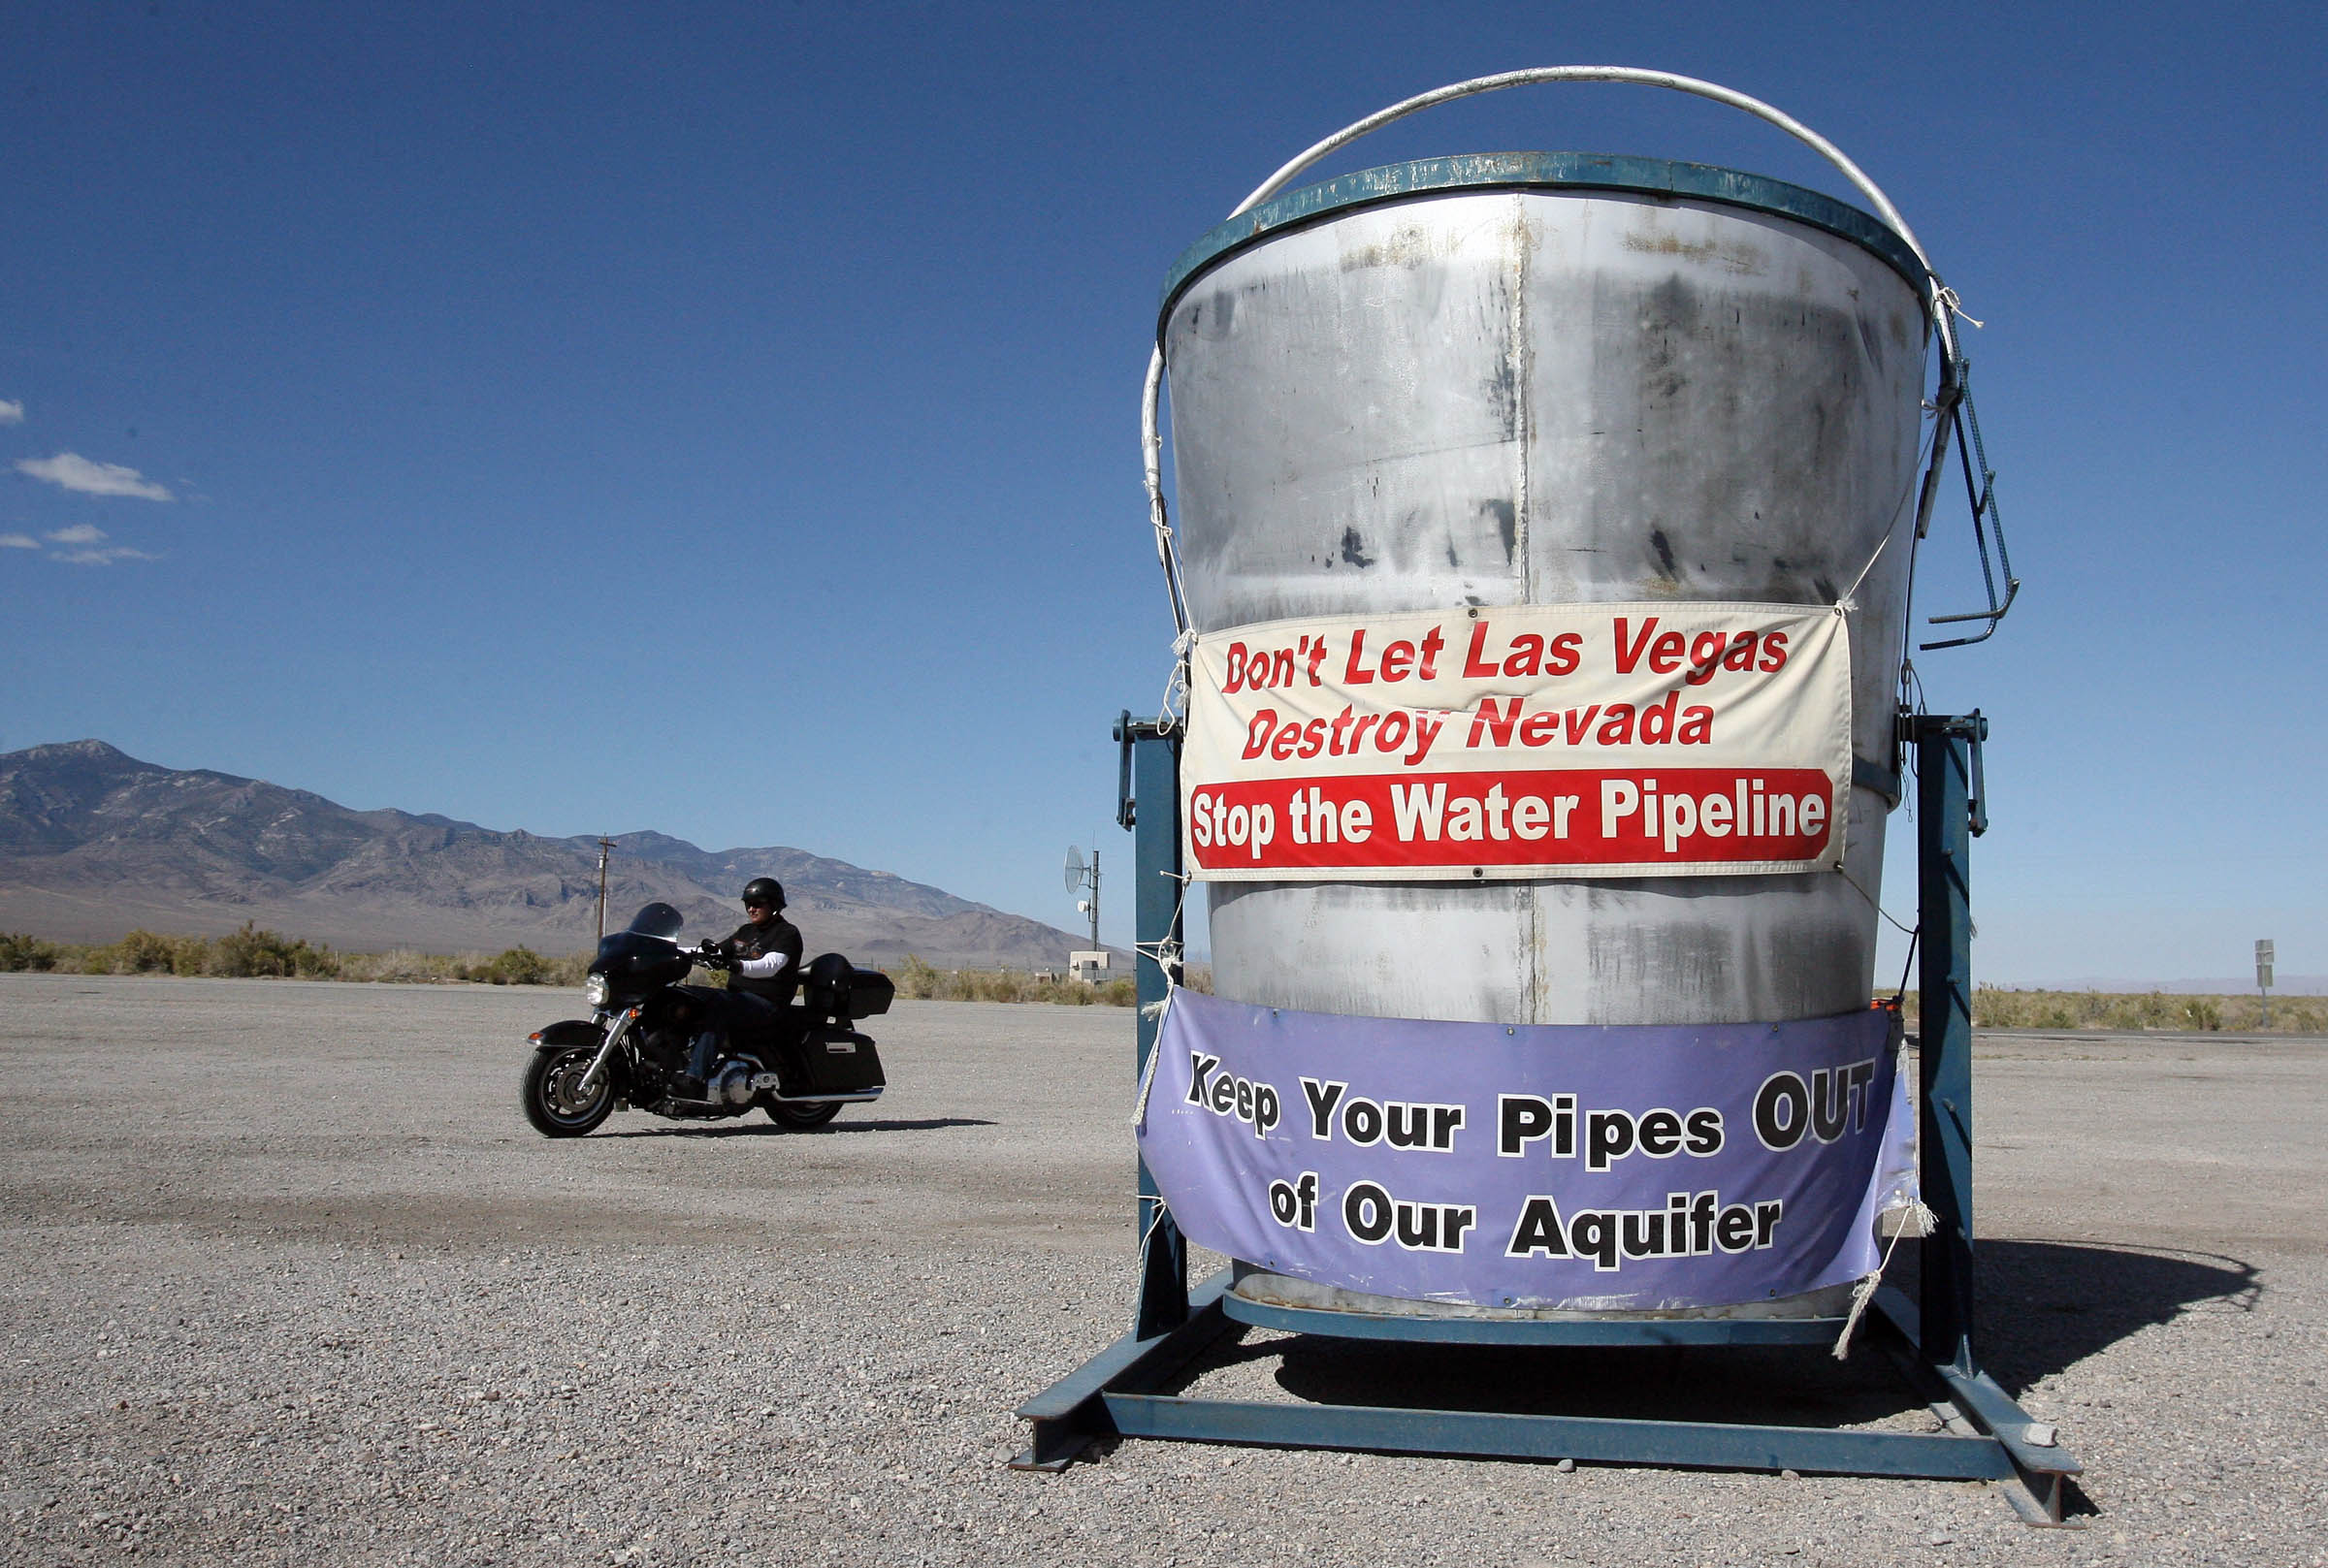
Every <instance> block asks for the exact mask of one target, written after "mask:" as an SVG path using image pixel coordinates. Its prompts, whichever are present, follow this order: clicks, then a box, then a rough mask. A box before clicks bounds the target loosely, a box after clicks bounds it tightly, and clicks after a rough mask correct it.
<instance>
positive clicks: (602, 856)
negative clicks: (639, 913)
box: [598, 838, 614, 942]
mask: <svg viewBox="0 0 2328 1568" xmlns="http://www.w3.org/2000/svg"><path fill="white" fill-rule="evenodd" d="M612 848H614V841H613V840H612V839H605V838H602V839H600V840H598V940H599V941H600V942H604V941H605V940H606V853H607V851H608V850H610V849H612Z"/></svg>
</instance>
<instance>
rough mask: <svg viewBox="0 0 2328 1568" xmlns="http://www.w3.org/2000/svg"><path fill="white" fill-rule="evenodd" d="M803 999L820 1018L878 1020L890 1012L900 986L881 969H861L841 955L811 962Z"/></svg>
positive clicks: (821, 957)
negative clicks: (877, 1018)
mask: <svg viewBox="0 0 2328 1568" xmlns="http://www.w3.org/2000/svg"><path fill="white" fill-rule="evenodd" d="M806 981H807V983H805V984H804V985H802V986H801V988H800V999H801V1001H803V1002H805V1003H806V1004H807V1005H808V1007H809V1008H810V1009H811V1010H812V1011H814V1012H815V1013H816V1014H817V1016H818V1017H820V1018H848V1019H852V1020H854V1019H857V1018H876V1017H879V1016H880V1015H881V1014H883V1013H885V1012H887V1011H889V1003H890V1002H891V1000H893V999H894V998H895V997H896V995H897V984H896V982H895V981H894V980H892V979H890V978H889V976H887V975H884V974H883V973H882V972H881V971H880V970H877V969H858V968H857V966H856V965H855V964H852V963H851V962H849V960H848V959H846V958H844V957H842V956H841V955H840V954H839V953H825V954H823V955H822V956H820V957H818V958H815V959H813V960H811V961H810V963H809V966H808V972H807V976H806Z"/></svg>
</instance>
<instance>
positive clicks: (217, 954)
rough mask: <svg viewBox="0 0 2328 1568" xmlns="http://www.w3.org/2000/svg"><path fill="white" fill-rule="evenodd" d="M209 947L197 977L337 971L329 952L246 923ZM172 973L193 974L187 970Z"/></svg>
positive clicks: (283, 975) (335, 960) (317, 974)
mask: <svg viewBox="0 0 2328 1568" xmlns="http://www.w3.org/2000/svg"><path fill="white" fill-rule="evenodd" d="M124 940H126V939H124ZM209 945H210V951H209V953H208V954H206V955H205V959H206V961H205V962H204V964H203V966H202V969H201V970H200V971H199V973H203V974H210V975H223V976H265V977H275V978H285V979H287V978H290V977H292V976H307V977H308V978H317V977H322V978H329V977H330V976H334V975H337V974H338V973H339V959H338V957H337V956H336V955H335V954H334V953H333V952H332V950H331V949H330V948H328V947H316V946H311V945H309V944H308V942H307V939H306V938H305V937H281V936H277V935H275V933H274V932H272V931H261V930H258V929H257V928H256V927H255V926H254V925H253V924H252V923H251V922H250V921H248V920H245V921H243V922H242V930H240V931H230V932H228V933H227V934H226V935H225V936H223V937H219V938H217V939H215V940H214V941H212V942H211V943H210V944H209ZM174 972H175V973H178V974H187V973H195V972H194V971H190V970H186V969H178V970H176V971H174Z"/></svg>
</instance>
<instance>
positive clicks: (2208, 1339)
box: [0, 975, 2328, 1568]
mask: <svg viewBox="0 0 2328 1568" xmlns="http://www.w3.org/2000/svg"><path fill="white" fill-rule="evenodd" d="M578 1010H579V1001H578V998H577V997H575V996H573V995H571V994H568V993H558V992H548V991H541V990H530V989H509V990H501V989H494V988H471V987H397V986H361V985H333V984H315V983H300V982H290V981H263V980H174V979H152V978H141V977H126V976H124V977H97V976H36V975H5V976H0V1073H5V1079H4V1080H0V1081H5V1083H6V1084H7V1105H8V1111H9V1114H8V1116H7V1118H6V1124H5V1129H4V1130H0V1220H4V1221H5V1225H4V1227H0V1321H4V1322H5V1324H6V1326H7V1328H6V1334H5V1338H4V1339H0V1516H4V1520H0V1529H4V1531H5V1533H4V1534H0V1560H5V1561H9V1562H33V1563H47V1562H115V1561H132V1560H134V1561H141V1562H142V1561H157V1562H169V1563H221V1564H223V1563H230V1562H231V1563H235V1564H238V1565H244V1564H257V1563H270V1564H272V1563H278V1562H279V1563H300V1562H307V1561H316V1562H330V1563H335V1564H348V1563H418V1562H427V1563H525V1564H533V1563H545V1564H546V1563H561V1564H575V1563H581V1564H587V1563H608V1562H626V1563H628V1562H635V1563H673V1564H676V1563H725V1562H741V1563H767V1562H781V1563H825V1562H849V1563H885V1564H886V1563H924V1562H926V1563H971V1562H978V1563H986V1562H996V1561H1003V1562H1016V1561H1028V1560H1034V1559H1037V1558H1038V1557H1040V1558H1044V1559H1048V1560H1052V1561H1059V1562H1077V1563H1140V1564H1172V1565H1188V1564H1198V1563H1223V1564H1226V1563H1236V1564H1239V1565H1241V1568H1242V1565H1249V1564H1256V1563H1277V1562H1304V1563H1308V1562H1322V1563H1342V1562H1351V1563H1356V1562H1364V1563H1369V1564H1373V1563H1448V1564H1456V1563H1462V1564H1536V1563H1559V1564H1571V1563H1572V1564H1612V1563H1636V1562H1637V1563H1656V1564H1661V1565H1664V1564H1698V1563H1705V1564H1746V1563H1754V1564H1762V1563H1783V1564H1811V1563H1830V1564H1862V1563H1864V1564H1878V1563H1882V1564H1892V1563H1898V1562H1902V1561H1909V1562H1924V1561H1930V1562H1936V1563H1937V1562H1948V1561H1966V1562H1980V1561H1989V1562H2000V1563H2001V1562H2012V1563H2015V1564H2053V1563H2118V1562H2131V1563H2160V1564H2169V1563H2172V1564H2191V1563H2242V1564H2246V1563H2251V1564H2257V1565H2272V1568H2281V1565H2291V1564H2321V1563H2328V1481H2324V1480H2323V1472H2324V1471H2328V1420H2324V1418H2328V1395H2324V1394H2323V1392H2322V1390H2321V1387H2320V1384H2321V1380H2322V1379H2323V1378H2324V1377H2328V1218H2324V1217H2323V1215H2322V1212H2321V1201H2320V1200H2321V1197H2322V1195H2323V1193H2328V1139H2323V1138H2322V1136H2321V1135H2320V1127H2319V1121H2320V1118H2321V1116H2322V1114H2323V1112H2324V1111H2328V1041H2323V1040H2316V1039H2314V1040H2289V1039H2255V1038H2244V1039H2243V1038H2231V1037H2225V1036H2204V1037H2160V1036H2153V1037H2147V1038H2128V1037H2104V1036H2098V1035H2073V1036H2053V1037H2045V1036H2012V1037H1984V1038H1983V1040H1982V1041H1981V1044H1980V1047H1979V1049H1978V1051H1977V1053H1976V1096H1977V1102H1976V1104H1977V1108H1976V1112H1975V1127H1976V1135H1977V1136H1976V1146H1977V1157H1978V1178H1979V1187H1978V1199H1977V1204H1978V1206H1977V1221H1976V1226H1977V1230H1978V1232H1979V1235H1980V1238H1981V1240H1980V1262H1981V1280H1980V1284H1981V1293H1982V1295H1981V1309H1982V1314H1983V1316H1982V1327H1981V1334H1982V1337H1981V1349H1982V1354H1983V1359H1984V1360H1985V1362H1986V1363H1987V1365H1988V1366H1989V1370H1990V1371H1991V1372H1993V1373H1994V1375H1995V1376H1996V1377H1997V1379H1998V1380H1999V1381H2000V1382H2001V1383H2003V1384H2004V1385H2005V1387H2006V1388H2007V1389H2008V1390H2009V1391H2011V1392H2014V1393H2016V1394H2017V1395H2019V1396H2020V1397H2021V1401H2022V1403H2023V1405H2024V1406H2025V1407H2026V1408H2027V1409H2028V1411H2029V1412H2030V1414H2031V1415H2032V1416H2034V1417H2035V1418H2037V1419H2039V1420H2041V1421H2047V1422H2052V1423H2054V1424H2057V1425H2058V1426H2059V1428H2060V1434H2061V1443H2062V1446H2063V1447H2065V1448H2066V1449H2068V1450H2069V1451H2070V1452H2071V1453H2073V1454H2075V1455H2076V1456H2078V1457H2079V1458H2080V1459H2082V1460H2083V1461H2084V1463H2085V1465H2086V1475H2085V1478H2084V1481H2083V1484H2082V1487H2081V1488H2080V1489H2079V1492H2078V1494H2077V1496H2076V1497H2075V1498H2074V1499H2073V1508H2074V1512H2075V1514H2076V1517H2077V1518H2078V1520H2080V1521H2081V1522H2082V1523H2083V1525H2084V1528H2082V1529H2078V1530H2060V1531H2038V1530H2031V1529H2029V1528H2027V1527H2026V1526H2024V1525H2022V1524H2021V1523H2020V1522H2019V1520H2017V1518H2016V1517H2015V1516H2014V1514H2013V1513H2012V1512H2011V1510H2010V1509H2009V1508H2008V1507H2007V1506H2006V1504H2005V1502H2004V1501H2003V1500H2002V1498H2001V1496H2000V1495H1999V1494H1998V1493H1997V1492H1996V1491H1994V1490H1993V1489H1991V1488H1988V1487H1985V1486H1981V1485H1973V1484H1960V1483H1942V1482H1924V1481H1876V1480H1861V1479H1852V1478H1841V1477H1825V1476H1809V1477H1803V1478H1795V1477H1792V1476H1781V1475H1767V1474H1749V1473H1726V1472H1679V1471H1664V1470H1646V1469H1629V1468H1618V1467H1601V1466H1594V1465H1589V1464H1587V1465H1582V1466H1579V1467H1577V1468H1575V1469H1573V1470H1569V1471H1562V1470H1560V1469H1558V1468H1556V1467H1554V1466H1552V1465H1549V1464H1542V1463H1510V1462H1500V1461H1479V1460H1458V1459H1433V1458H1409V1457H1397V1456H1380V1455H1369V1454H1359V1455H1346V1454H1338V1453H1305V1452H1286V1451H1278V1450H1268V1449H1233V1448H1216V1447H1205V1446H1196V1445H1186V1444H1172V1443H1161V1442H1146V1441H1135V1442H1124V1443H1120V1444H1116V1445H1115V1446H1113V1447H1103V1448H1101V1449H1099V1450H1097V1451H1095V1452H1093V1453H1092V1454H1091V1455H1090V1456H1089V1457H1088V1458H1087V1459H1086V1460H1085V1461H1084V1462H1082V1463H1079V1464H1077V1465H1075V1466H1073V1467H1072V1468H1070V1469H1069V1470H1067V1471H1066V1472H1065V1473H1064V1474H1061V1475H1056V1476H1050V1475H1030V1474H1024V1473H1018V1472H1014V1471H1011V1470H1009V1469H1007V1468H1006V1467H1005V1461H1006V1460H1007V1459H1009V1458H1010V1457H1011V1456H1013V1455H1014V1454H1015V1453H1017V1452H1018V1450H1019V1449H1020V1448H1021V1447H1022V1446H1023V1443H1024V1437H1025V1432H1024V1427H1023V1425H1022V1424H1020V1423H1018V1422H1017V1421H1016V1420H1014V1419H1013V1417H1012V1414H1011V1412H1012V1411H1013V1409H1014V1408H1015V1407H1016V1406H1017V1405H1018V1404H1019V1403H1020V1402H1021V1401H1022V1400H1023V1399H1025V1398H1026V1397H1028V1396H1029V1395H1031V1394H1033V1393H1034V1392H1037V1391H1038V1390H1040V1389H1042V1388H1043V1387H1045V1386H1046V1385H1048V1384H1050V1383H1051V1382H1052V1381H1053V1380H1055V1379H1056V1378H1058V1377H1060V1376H1062V1375H1064V1374H1065V1373H1067V1372H1068V1371H1069V1370H1071V1369H1072V1368H1073V1367H1074V1366H1076V1365H1077V1364H1078V1363H1079V1362H1080V1361H1082V1360H1083V1359H1084V1358H1085V1357H1087V1356H1089V1355H1091V1354H1092V1353H1094V1352H1096V1351H1097V1350H1099V1349H1100V1348H1101V1347H1102V1346H1103V1345H1105V1344H1106V1343H1107V1342H1109V1341H1110V1340H1112V1339H1113V1338H1115V1337H1116V1335H1117V1334H1118V1333H1120V1332H1121V1331H1122V1330H1123V1328H1125V1327H1126V1325H1127V1320H1128V1310H1129V1301H1130V1289H1131V1285H1132V1281H1133V1256H1132V1244H1133V1235H1132V1224H1131V1204H1132V1184H1133V1148H1132V1141H1131V1135H1130V1131H1129V1129H1128V1127H1127V1126H1126V1124H1125V1115H1126V1111H1127V1109H1128V1103H1129V1100H1130V1096H1131V1090H1132V1085H1131V1082H1130V1078H1131V1028H1132V1022H1131V1015H1130V1014H1129V1013H1128V1012H1127V1011H1124V1010H1119V1009H1114V1008H1046V1007H1037V1006H1017V1007H1014V1006H999V1005H980V1004H968V1003H901V1004H899V1005H898V1007H897V1008H896V1009H895V1011H894V1012H893V1013H891V1014H890V1015H889V1016H888V1017H886V1018H883V1019H879V1020H875V1021H874V1023H873V1025H872V1026H871V1027H872V1029H873V1032H874V1033H875V1034H876V1035H877V1037H878V1038H879V1039H880V1040H881V1049H882V1054H883V1058H884V1060H885V1062H886V1063H887V1064H888V1067H889V1078H890V1082H891V1084H892V1085H893V1087H892V1089H891V1090H890V1092H889V1096H888V1097H887V1098H885V1099H884V1100H883V1101H882V1102H881V1103H880V1104H878V1105H874V1106H860V1107H852V1108H850V1109H849V1110H846V1111H844V1112H843V1113H842V1115H841V1118H840V1120H839V1121H837V1122H836V1123H834V1124H833V1125H832V1126H831V1127H830V1128H829V1129H827V1130H825V1131H823V1132H820V1133H814V1134H796V1133H785V1132H782V1131H779V1130H778V1129H776V1128H775V1127H774V1126H773V1125H772V1124H770V1123H768V1122H766V1121H765V1120H763V1119H761V1118H760V1117H759V1116H757V1115H755V1116H754V1117H753V1118H752V1119H750V1120H746V1121H736V1122H727V1123H721V1124H713V1125H708V1126H705V1125H685V1124H677V1123H670V1122H663V1121H660V1120H656V1119H653V1118H650V1117H647V1116H645V1115H643V1114H640V1113H630V1114H626V1115H618V1116H617V1117H615V1118H614V1119H613V1120H612V1121H611V1122H609V1123H608V1124H607V1125H606V1126H605V1127H604V1128H603V1129H601V1130H600V1131H599V1132H598V1133H597V1134H594V1135H593V1136H590V1137H587V1138H582V1139H575V1140H565V1141H557V1142H553V1141H549V1140H545V1139H543V1138H541V1137H539V1136H535V1135H534V1134H533V1131H532V1130H531V1129H530V1128H528V1127H527V1125H526V1124H525V1122H524V1121H523V1120H522V1118H521V1117H520V1115H519V1112H518V1108H517V1103H516V1095H515V1084H516V1076H517V1072H518V1070H519V1067H520V1065H521V1064H522V1062H523V1060H524V1057H525V1054H526V1050H525V1046H524V1036H525V1034H526V1032H527V1031H528V1030H530V1029H532V1028H534V1027H537V1026H539V1025H540V1024H542V1023H544V1022H547V1021H549V1020H551V1019H553V1018H557V1017H561V1016H569V1015H572V1014H574V1013H575V1012H577V1011H578ZM1213 1262H1216V1260H1206V1263H1207V1264H1211V1263H1213ZM1193 1388H1194V1390H1195V1391H1196V1392H1220V1393H1223V1394H1226V1395H1234V1396H1236V1397H1241V1398H1242V1397H1274V1398H1280V1399H1283V1398H1295V1397H1310V1398H1314V1397H1325V1398H1335V1399H1345V1400H1355V1401H1362V1402H1363V1401H1375V1402H1395V1401H1397V1400H1400V1399H1406V1400H1410V1401H1413V1402H1417V1403H1424V1404H1432V1403H1439V1404H1450V1405H1474V1406H1476V1405H1481V1404H1489V1403H1493V1402H1495V1401H1497V1400H1501V1401H1503V1407H1504V1408H1513V1409H1571V1410H1595V1411H1602V1412H1606V1413H1610V1414H1626V1413H1633V1414H1664V1413H1667V1412H1674V1413H1684V1414H1703V1413H1708V1412H1712V1413H1727V1414H1730V1415H1732V1416H1735V1417H1737V1418H1739V1419H1747V1420H1763V1421H1784V1422H1812V1421H1827V1422H1840V1423H1845V1424H1868V1425H1893V1426H1900V1427H1903V1428H1906V1429H1917V1430H1930V1429H1933V1428H1934V1426H1935V1425H1936V1424H1935V1423H1934V1422H1933V1421H1932V1419H1931V1417H1930V1416H1929V1414H1928V1412H1926V1411H1924V1407H1923V1406H1921V1405H1920V1404H1918V1403H1917V1402H1916V1400H1915V1399H1914V1397H1913V1395H1911V1394H1910V1393H1909V1392H1908V1391H1907V1390H1906V1389H1905V1388H1904V1387H1903V1386H1901V1385H1900V1384H1899V1383H1898V1382H1897V1381H1896V1380H1895V1378H1894V1377H1893V1376H1892V1373H1891V1371H1890V1370H1889V1368H1888V1366H1887V1365H1886V1364H1885V1363H1884V1361H1883V1360H1881V1359H1880V1358H1879V1357H1877V1356H1875V1355H1873V1354H1872V1353H1855V1355H1854V1356H1853V1358H1852V1359H1851V1360H1850V1361H1849V1362H1848V1363H1844V1364H1842V1365H1838V1364H1837V1363H1835V1362H1833V1361H1832V1360H1829V1359H1827V1356H1826V1353H1825V1352H1824V1351H1822V1350H1786V1351H1761V1352H1736V1351H1730V1352H1720V1351H1712V1350H1705V1351H1686V1352H1684V1351H1658V1352H1642V1351H1590V1352H1588V1351H1568V1352H1538V1353H1533V1354H1530V1355H1517V1354H1514V1353H1497V1352H1486V1351H1478V1352H1467V1351H1453V1350H1447V1351H1438V1352H1419V1353H1418V1352H1415V1351H1406V1352H1384V1351H1375V1350H1369V1349H1367V1348H1365V1347H1353V1346H1350V1345H1347V1344H1342V1345H1340V1346H1338V1345H1337V1344H1336V1343H1335V1342H1332V1341H1301V1340H1289V1339H1285V1338H1282V1337H1279V1336H1275V1335H1269V1334H1260V1333H1254V1334H1248V1335H1247V1336H1246V1337H1245V1341H1244V1343H1243V1345H1242V1346H1240V1347H1238V1348H1236V1349H1234V1350H1232V1351H1229V1352H1227V1353H1226V1354H1224V1355H1222V1356H1219V1357H1217V1358H1215V1359H1214V1360H1213V1361H1211V1362H1208V1363H1206V1364H1205V1365H1204V1366H1203V1367H1202V1368H1201V1369H1200V1376H1199V1377H1198V1379H1197V1381H1196V1382H1195V1384H1194V1385H1193Z"/></svg>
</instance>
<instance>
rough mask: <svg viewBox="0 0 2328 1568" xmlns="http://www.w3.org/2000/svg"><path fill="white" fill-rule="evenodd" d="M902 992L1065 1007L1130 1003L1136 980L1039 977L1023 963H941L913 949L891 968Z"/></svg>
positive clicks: (935, 999) (910, 995) (913, 995)
mask: <svg viewBox="0 0 2328 1568" xmlns="http://www.w3.org/2000/svg"><path fill="white" fill-rule="evenodd" d="M887 974H888V975H889V979H890V981H891V982H892V983H893V984H894V985H895V986H896V987H897V994H898V995H899V996H900V997H904V998H908V999H911V1000H916V1001H931V1002H1049V1003H1052V1004H1055V1005H1057V1006H1060V1007H1068V1008H1089V1007H1110V1008H1128V1007H1130V1006H1131V1005H1132V1000H1133V986H1132V982H1131V980H1130V979H1129V978H1128V977H1126V978H1122V979H1111V980H1104V981H1102V982H1101V983H1099V984H1097V985H1085V984H1083V982H1081V981H1079V980H1063V979H1038V978H1037V977H1036V976H1033V975H1031V974H1029V973H1028V972H1027V971H1025V970H1022V969H938V968H936V967H934V966H933V965H931V964H929V963H927V962H925V961H924V960H922V959H921V958H920V957H918V956H915V955H913V954H910V953H909V954H907V955H906V958H905V961H904V962H903V963H900V964H898V965H896V966H894V967H893V968H891V969H889V971H887Z"/></svg>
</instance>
